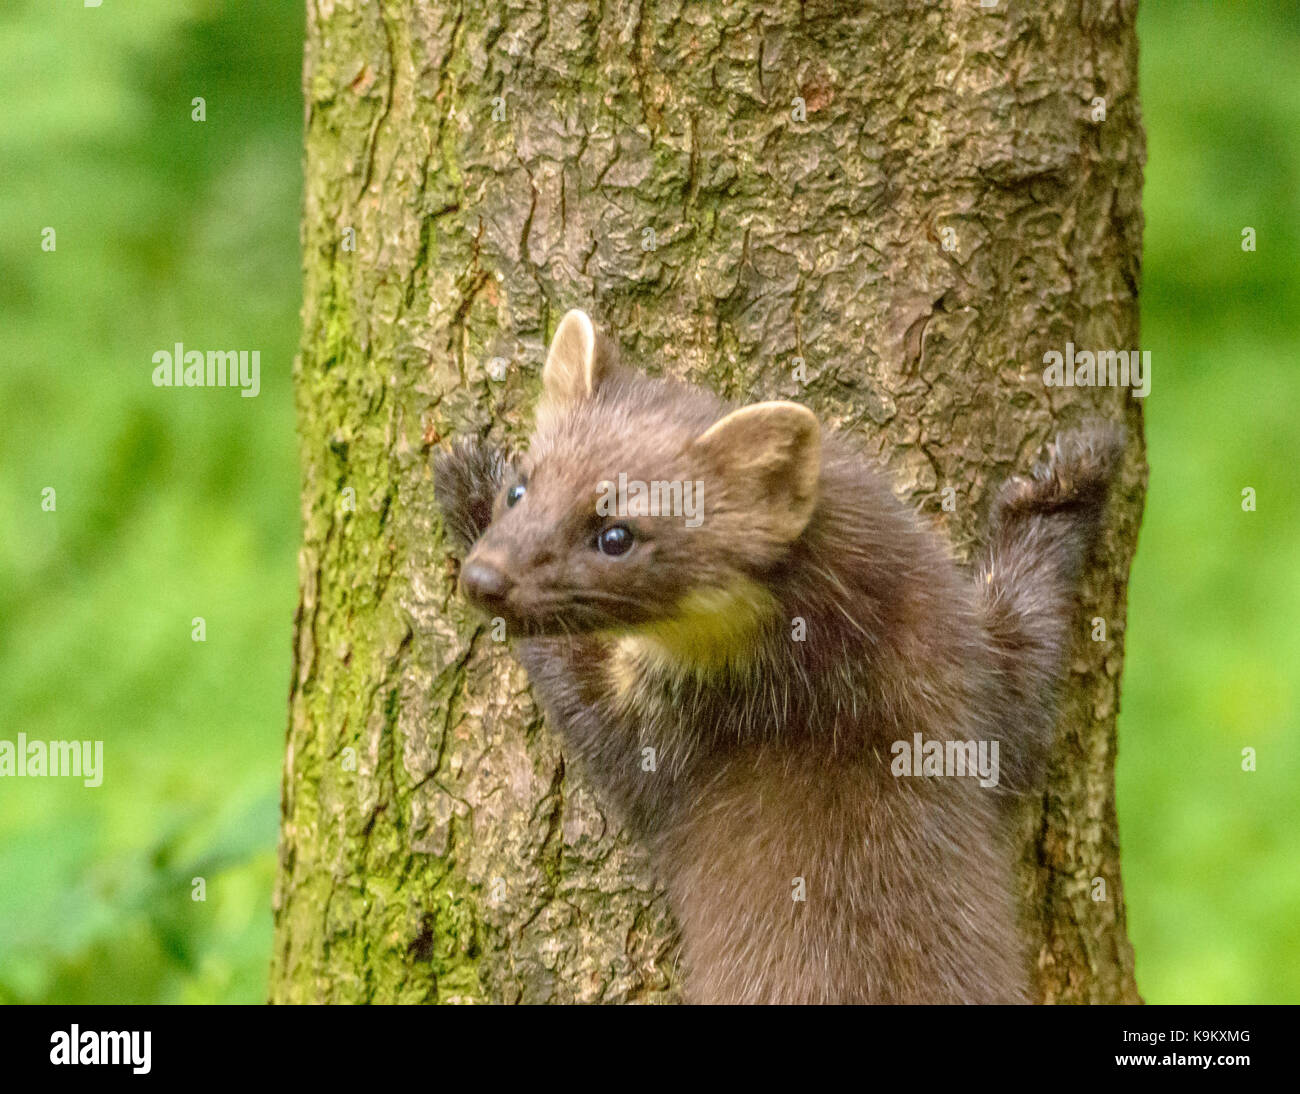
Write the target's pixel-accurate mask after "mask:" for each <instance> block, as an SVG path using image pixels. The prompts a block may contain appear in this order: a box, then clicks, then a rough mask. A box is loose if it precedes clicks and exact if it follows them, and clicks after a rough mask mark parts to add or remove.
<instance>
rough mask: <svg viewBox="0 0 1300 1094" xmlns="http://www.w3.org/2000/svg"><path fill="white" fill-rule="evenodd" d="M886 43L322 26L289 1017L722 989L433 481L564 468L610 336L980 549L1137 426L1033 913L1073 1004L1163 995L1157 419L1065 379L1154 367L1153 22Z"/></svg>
mask: <svg viewBox="0 0 1300 1094" xmlns="http://www.w3.org/2000/svg"><path fill="white" fill-rule="evenodd" d="M863 7H864V5H861V4H857V3H843V4H839V3H825V2H816V0H807V2H804V3H793V2H778V0H743V2H740V3H736V4H730V5H726V6H723V5H721V4H719V5H713V4H710V5H684V4H680V3H649V2H645V3H636V2H632V0H604V2H603V3H592V4H585V3H581V2H578V3H571V4H567V3H566V4H543V3H528V2H526V0H507V2H506V3H505V4H500V5H477V6H476V5H463V6H462V5H455V4H451V3H449V2H447V0H404V2H403V3H400V4H399V3H396V2H391V3H387V4H379V3H366V2H363V0H309V4H308V9H309V14H308V31H307V35H308V38H307V49H306V67H305V75H304V85H305V92H306V110H307V113H306V196H305V209H304V216H303V246H304V274H305V301H304V308H303V316H304V334H303V342H302V352H301V357H300V360H299V362H298V366H297V391H298V402H299V419H300V427H301V434H302V442H301V443H302V460H303V490H302V498H303V546H302V552H301V598H300V604H299V610H298V615H297V620H296V634H295V640H294V643H295V644H294V653H295V658H294V669H293V679H292V685H291V698H290V722H289V731H288V742H287V756H286V762H285V774H284V786H283V832H282V841H281V853H280V857H281V862H280V876H279V881H278V884H277V888H276V894H275V922H276V939H275V948H274V959H273V969H272V976H271V997H272V1000H273V1001H277V1002H305V1001H331V1002H399V1001H401V1002H433V1001H444V1002H445V1001H456V1000H483V1001H497V1000H505V1001H523V1002H562V1001H576V1000H583V1001H596V1000H599V1001H608V1002H627V1001H634V1000H638V1001H646V1000H674V999H677V998H679V997H680V990H679V987H678V981H677V977H676V974H675V970H674V964H673V959H674V947H675V939H674V927H673V924H672V921H671V916H670V914H669V912H668V910H667V907H666V905H665V902H664V899H663V896H662V894H661V893H660V892H659V891H658V890H657V889H656V887H655V884H654V880H653V878H652V876H651V874H650V872H649V870H648V868H647V865H646V860H645V858H644V857H643V855H642V854H641V852H640V851H639V849H638V848H636V847H635V846H633V845H631V844H630V843H629V841H628V840H627V839H626V838H625V837H624V836H623V835H621V834H620V832H618V831H617V830H616V829H615V828H614V827H613V826H612V824H611V822H610V820H608V819H607V818H606V817H605V816H604V814H603V813H602V811H601V803H600V802H599V801H597V800H596V799H595V798H594V796H593V795H592V793H591V792H590V790H589V789H588V785H587V783H586V782H585V780H584V777H583V773H582V772H581V771H577V770H574V769H573V768H572V767H566V765H565V762H564V757H563V756H562V754H561V752H560V749H559V748H558V746H557V744H556V741H555V740H554V739H553V738H552V737H551V735H550V734H549V732H548V731H547V729H546V728H545V727H544V726H543V725H542V723H541V720H540V717H539V715H538V713H537V711H536V709H535V707H534V705H533V703H532V701H531V699H530V697H529V693H528V690H527V687H526V680H525V677H524V675H523V673H522V671H521V670H520V669H519V668H518V667H517V665H516V664H515V662H514V661H513V659H512V658H511V657H510V656H509V652H508V648H507V647H505V646H504V645H498V644H497V643H495V642H493V641H492V637H491V635H490V633H489V632H488V631H487V629H486V628H485V627H484V625H483V624H482V623H480V622H479V621H478V620H477V619H475V618H474V617H473V616H472V615H471V614H470V613H469V612H468V611H467V609H466V608H465V606H464V605H463V604H462V602H461V601H460V600H459V598H457V596H456V595H455V589H454V580H453V578H454V570H453V568H452V567H451V565H450V563H449V561H448V559H447V557H446V555H445V553H444V550H443V543H442V532H441V527H440V524H439V521H438V518H437V516H436V514H435V511H434V507H433V494H432V488H431V476H430V471H429V456H430V452H431V450H432V449H433V447H434V446H436V445H437V444H439V443H440V442H444V441H445V440H447V439H448V438H450V437H452V436H454V435H456V434H461V433H468V432H478V433H487V432H490V433H491V434H493V435H494V436H496V437H497V438H498V439H501V440H504V441H507V442H509V443H513V444H516V445H517V444H519V443H520V442H522V440H523V439H524V438H525V437H526V435H527V432H528V429H529V426H530V423H531V417H532V405H533V402H534V400H535V398H536V395H537V392H538V388H539V378H540V371H541V364H542V360H543V355H544V349H545V344H546V342H547V340H548V338H549V336H550V334H551V332H552V331H553V329H554V326H555V324H556V322H557V321H558V319H559V317H560V316H561V315H562V314H563V313H564V311H565V310H566V309H567V308H569V307H573V306H577V307H583V308H584V309H586V310H588V311H590V312H591V313H592V315H593V316H594V317H595V318H596V320H597V322H598V323H600V324H602V325H603V326H604V327H605V329H606V330H607V331H610V332H611V333H612V334H613V335H615V337H616V338H617V340H618V341H619V342H620V343H621V345H622V348H623V353H624V357H625V359H627V360H629V361H630V362H632V363H633V364H636V365H637V366H638V367H642V368H644V369H646V370H647V371H650V372H654V373H660V372H662V373H665V374H670V375H673V376H677V377H680V378H684V379H687V380H689V381H691V382H694V383H697V384H702V385H706V386H710V387H712V388H713V389H715V390H717V391H719V392H720V393H721V394H723V395H724V396H727V397H729V398H733V399H736V400H738V401H751V400H757V399H768V398H794V399H797V400H799V401H801V402H804V403H806V404H807V405H808V406H810V407H812V408H813V409H814V410H815V411H816V412H817V413H818V415H819V417H820V418H821V419H822V421H823V422H824V423H825V424H827V425H828V426H832V427H838V428H841V429H844V430H846V431H848V432H850V433H852V434H854V435H856V436H858V437H859V438H861V440H862V442H863V443H864V445H865V446H866V447H867V448H869V449H871V450H874V451H877V452H879V453H880V454H881V455H882V456H883V458H884V459H885V460H886V462H887V463H888V464H889V465H890V466H891V468H892V469H893V471H894V472H895V474H896V479H897V485H898V489H899V491H900V492H901V493H902V494H903V495H904V496H906V497H909V498H910V499H912V500H913V502H914V503H915V504H916V505H917V506H918V507H920V508H921V509H923V510H925V511H927V512H929V513H931V514H933V516H934V519H935V520H936V521H937V522H939V523H940V524H941V525H942V526H944V528H945V530H946V531H947V532H948V534H949V535H950V538H951V539H952V541H953V543H954V546H955V548H956V550H957V551H958V553H960V554H963V555H967V556H968V555H969V553H970V551H971V549H972V547H973V546H974V545H975V544H976V543H977V542H978V541H979V538H980V534H981V529H982V521H983V518H984V513H985V509H986V503H987V498H988V495H989V493H990V491H991V489H992V488H993V487H995V486H996V485H997V483H998V482H999V481H1001V479H1002V478H1004V477H1005V476H1006V475H1007V474H1009V473H1012V472H1014V471H1020V470H1024V469H1025V468H1027V467H1028V466H1029V464H1030V463H1031V462H1032V459H1033V457H1034V455H1035V452H1036V450H1037V449H1038V448H1039V446H1040V445H1041V444H1042V443H1043V442H1044V441H1046V440H1048V439H1050V437H1051V436H1052V435H1053V434H1054V433H1055V432H1057V430H1058V429H1059V428H1060V426H1061V424H1062V423H1065V422H1070V421H1075V420H1077V419H1080V418H1084V417H1090V416H1093V417H1095V416H1104V417H1109V418H1113V419H1120V420H1125V421H1127V423H1128V425H1129V428H1130V433H1131V438H1132V442H1131V445H1130V458H1129V460H1128V463H1127V466H1126V470H1125V473H1124V478H1123V481H1122V483H1121V484H1120V487H1119V489H1118V490H1117V497H1116V498H1115V500H1114V501H1113V502H1112V506H1111V509H1110V516H1109V519H1108V524H1107V532H1106V534H1105V537H1104V542H1103V543H1102V545H1101V548H1100V550H1099V551H1098V552H1097V556H1096V559H1095V562H1094V564H1093V565H1092V567H1091V568H1090V570H1089V572H1088V575H1087V577H1086V580H1085V584H1084V589H1083V592H1082V593H1081V601H1082V605H1081V608H1080V614H1079V619H1078V632H1079V640H1078V642H1077V644H1076V651H1075V657H1074V661H1073V664H1072V672H1071V676H1070V684H1069V688H1068V694H1067V695H1066V698H1065V702H1064V707H1063V713H1062V717H1061V730H1060V737H1059V740H1058V746H1057V749H1056V753H1055V758H1054V762H1053V766H1052V774H1051V780H1050V786H1049V788H1048V790H1047V792H1046V794H1045V795H1044V797H1043V798H1042V799H1041V801H1037V800H1036V801H1034V802H1032V803H1030V804H1029V806H1028V807H1027V809H1026V814H1027V815H1026V819H1025V836H1026V840H1025V857H1024V865H1023V885H1024V892H1025V920H1026V927H1027V929H1028V930H1029V931H1030V932H1031V934H1032V937H1033V939H1034V947H1033V952H1035V953H1036V954H1037V990H1038V993H1039V996H1040V997H1041V999H1042V1000H1043V1001H1046V1002H1131V1001H1137V999H1138V997H1137V991H1136V987H1135V985H1134V980H1133V958H1132V952H1131V949H1130V946H1129V943H1128V939H1127V936H1126V933H1125V920H1124V901H1123V891H1122V887H1121V883H1120V875H1119V852H1118V837H1117V832H1116V820H1115V810H1114V779H1113V768H1114V761H1115V749H1116V737H1115V717H1116V712H1117V709H1118V697H1119V682H1120V670H1121V666H1122V661H1123V639H1124V614H1125V586H1126V581H1127V575H1128V572H1129V564H1130V561H1131V558H1132V554H1133V550H1134V547H1135V544H1136V539H1137V532H1138V523H1139V520H1140V516H1141V508H1142V500H1143V492H1144V486H1145V466H1144V463H1143V457H1142V451H1141V449H1142V444H1141V409H1140V408H1141V404H1140V402H1139V401H1137V400H1136V399H1134V398H1133V397H1132V396H1131V395H1130V393H1129V392H1128V391H1126V390H1125V389H1122V388H1121V389H1115V388H1080V387H1073V388H1060V387H1051V388H1049V387H1046V386H1045V384H1044V380H1043V354H1044V353H1045V352H1047V351H1049V350H1053V349H1055V350H1060V351H1064V349H1065V345H1066V343H1067V342H1073V343H1074V344H1075V345H1076V346H1079V347H1081V348H1082V347H1087V348H1093V349H1096V348H1114V349H1133V348H1137V346H1138V310H1137V287H1138V268H1139V259H1140V254H1141V228H1142V216H1141V208H1140V196H1141V195H1140V192H1141V164H1142V161H1143V158H1144V143H1143V135H1142V129H1141V122H1140V117H1139V111H1138V102H1137V88H1136V79H1137V44H1136V38H1135V31H1134V18H1135V14H1136V13H1135V7H1136V5H1135V4H1134V3H1132V2H1129V0H1118V2H1111V0H1070V2H1067V0H1045V2H1040V3H1036V4H1032V5H1030V4H1018V3H1007V2H1005V0H1003V2H1002V3H998V4H997V5H996V6H995V7H992V8H984V7H982V6H981V4H980V0H961V2H956V3H954V2H950V0H945V2H943V3H938V2H917V0H897V2H883V0H882V2H877V3H873V4H871V5H869V6H867V7H866V10H863ZM1097 99H1103V100H1104V112H1105V117H1104V120H1101V119H1099V118H1098V113H1099V111H1098V105H1097V103H1096V100H1097ZM801 363H802V366H803V368H802V369H800V368H799V367H798V366H799V365H800V364H801ZM498 375H499V376H500V377H501V378H500V379H498V378H496V377H497V376H498ZM949 487H950V488H952V489H951V490H947V489H946V488H949ZM945 498H947V499H948V500H949V502H953V503H955V508H954V506H953V505H952V504H950V505H948V506H947V507H945V505H944V501H945ZM1094 618H1100V619H1102V620H1104V621H1105V628H1106V636H1105V640H1104V641H1092V640H1090V638H1091V634H1090V630H1091V628H1092V624H1091V621H1092V620H1093V619H1094Z"/></svg>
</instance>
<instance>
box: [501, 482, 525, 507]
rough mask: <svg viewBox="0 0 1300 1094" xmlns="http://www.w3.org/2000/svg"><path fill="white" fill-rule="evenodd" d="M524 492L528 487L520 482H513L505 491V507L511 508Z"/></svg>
mask: <svg viewBox="0 0 1300 1094" xmlns="http://www.w3.org/2000/svg"><path fill="white" fill-rule="evenodd" d="M526 493H528V487H526V486H525V485H524V484H523V483H522V482H517V483H515V484H514V486H512V487H511V488H510V489H509V490H507V491H506V508H507V509H510V508H513V507H514V505H515V503H516V502H518V501H519V499H520V498H522V497H523V496H524V495H525V494H526Z"/></svg>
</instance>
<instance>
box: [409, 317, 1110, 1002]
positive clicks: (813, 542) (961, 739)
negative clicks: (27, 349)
mask: <svg viewBox="0 0 1300 1094" xmlns="http://www.w3.org/2000/svg"><path fill="white" fill-rule="evenodd" d="M1123 442H1124V434H1123V430H1122V429H1121V428H1120V427H1118V426H1114V425H1097V426H1091V427H1088V428H1086V429H1083V430H1080V431H1074V432H1069V433H1066V434H1064V435H1063V436H1061V437H1060V438H1058V439H1057V441H1056V442H1055V443H1054V444H1053V445H1051V446H1049V448H1048V451H1047V454H1046V456H1045V458H1044V459H1043V461H1042V462H1041V463H1040V465H1039V466H1037V467H1036V468H1035V469H1034V470H1033V472H1032V474H1031V475H1030V476H1027V477H1017V478H1013V479H1012V480H1011V481H1009V482H1008V483H1007V484H1006V485H1004V486H1003V487H1002V489H1001V491H1000V492H999V493H998V494H997V495H996V498H995V501H994V504H993V507H992V513H991V522H990V531H989V536H988V545H987V548H986V549H985V551H984V553H983V555H982V558H981V560H980V561H979V563H978V566H977V573H976V574H975V575H974V576H973V577H972V576H971V575H968V574H966V573H963V572H962V570H961V569H960V568H959V567H958V565H957V564H956V563H955V562H954V560H953V558H952V557H951V555H950V553H949V551H948V549H947V548H946V546H945V544H944V543H943V542H942V540H941V539H940V538H939V537H938V536H937V535H936V534H935V533H934V532H933V531H932V530H931V529H930V528H929V527H928V526H927V524H926V523H925V522H924V521H923V520H922V519H921V518H919V517H918V515H917V514H916V513H914V512H913V511H912V510H911V509H909V508H908V507H907V506H906V505H904V504H902V503H901V502H900V501H898V500H897V499H896V498H895V496H894V494H893V493H892V492H891V490H890V487H889V484H888V480H887V478H886V477H885V476H884V474H883V473H882V472H881V471H880V470H879V469H878V468H876V467H875V466H873V464H872V462H871V461H870V460H868V459H867V458H866V457H864V456H863V455H861V454H859V453H858V452H857V451H855V449H854V447H853V445H852V444H851V443H850V442H849V441H848V440H847V439H846V438H843V437H841V436H837V435H834V434H831V433H828V432H826V431H823V430H822V429H820V428H819V426H818V421H817V419H816V417H815V416H814V415H813V414H812V412H811V411H809V410H808V409H807V408H805V407H803V406H800V405H798V404H795V403H792V402H766V403H760V404H758V405H755V406H747V407H743V408H740V409H733V408H731V407H730V406H728V405H726V404H725V403H723V402H722V401H721V400H719V399H718V398H716V397H715V396H713V395H711V394H709V393H707V392H705V391H701V390H698V389H696V388H692V387H688V386H684V385H681V384H677V383H672V382H668V381H664V380H659V379H652V378H649V377H646V376H642V375H638V374H635V373H634V372H632V371H630V370H627V369H625V368H623V367H621V366H620V365H619V364H618V362H617V357H616V353H615V351H614V348H613V345H612V343H610V342H609V341H608V340H607V339H606V338H605V337H604V336H603V335H600V334H599V333H598V332H597V331H596V330H595V329H594V327H593V325H592V322H591V320H590V319H589V318H588V317H587V316H586V315H585V314H584V313H582V312H580V311H571V312H569V313H568V314H567V315H566V316H565V317H564V319H563V320H562V322H561V323H560V325H559V327H558V329H557V331H556V333H555V337H554V341H553V343H552V345H551V348H550V351H549V354H548V357H547V360H546V364H545V368H544V370H543V394H542V399H541V401H540V404H539V407H538V412H537V422H536V429H535V432H534V435H533V437H532V441H531V444H530V446H529V449H528V452H527V454H526V455H525V456H524V457H523V458H522V459H521V460H520V461H519V462H518V463H517V464H515V463H513V462H512V461H510V460H507V459H506V458H505V457H504V456H503V455H502V454H500V453H499V452H496V451H494V450H492V449H491V448H490V447H488V446H486V445H483V444H480V443H476V442H468V443H467V442H464V441H462V442H459V443H458V444H457V445H455V446H454V447H453V448H452V449H451V450H450V451H445V452H443V453H442V454H441V455H440V456H439V457H438V458H437V461H436V464H435V469H434V470H435V490H436V495H437V499H438V502H439V505H440V507H441V509H442V512H443V518H444V528H445V532H446V535H447V537H448V539H449V541H450V543H451V545H452V548H453V553H459V554H462V555H463V556H464V557H463V563H462V565H461V570H460V584H461V587H462V589H463V590H464V592H465V593H466V594H467V595H468V597H469V598H470V599H471V600H472V601H473V602H474V603H475V604H476V605H478V606H479V607H480V608H481V609H482V610H483V611H484V612H486V613H487V615H489V616H491V617H500V618H501V619H503V620H504V621H505V623H506V627H507V629H508V632H509V634H510V635H511V636H512V637H513V638H514V639H515V640H516V648H517V652H518V656H519V657H520V659H521V660H522V662H523V664H524V666H525V668H526V669H527V671H528V676H529V679H530V681H531V684H532V687H533V689H534V692H535V693H536V695H537V697H538V698H539V699H540V701H541V703H542V706H543V708H544V710H545V712H546V715H547V717H548V719H549V722H550V725H551V726H552V727H554V729H556V730H557V731H558V732H559V733H560V734H561V736H562V738H563V741H564V743H565V746H566V749H567V751H568V752H569V753H570V755H572V756H575V757H576V758H577V760H578V761H579V763H580V764H581V765H582V766H583V768H584V769H585V770H586V772H587V774H588V776H589V777H590V778H591V779H592V780H593V781H594V783H595V784H596V786H597V788H598V790H599V791H600V792H601V793H603V796H604V800H605V803H606V804H607V805H608V806H610V807H612V809H613V810H614V811H615V812H616V813H617V814H618V815H620V816H621V817H622V819H623V820H624V821H625V822H626V824H627V825H628V826H629V827H630V829H631V831H632V832H633V833H634V834H635V836H636V837H638V838H639V839H640V840H642V841H643V842H644V844H645V845H646V846H647V847H648V849H649V851H650V853H651V855H652V859H653V863H654V865H655V868H656V869H657V871H658V874H659V877H660V879H661V881H662V883H663V884H664V885H665V887H666V889H667V892H668V895H669V899H670V901H671V906H672V908H673V911H674V913H675V915H676V917H677V920H678V922H679V924H680V926H681V931H682V963H683V969H684V973H685V992H686V996H687V998H688V1000H690V1001H692V1002H702V1003H724V1002H725V1003H832V1002H834V1003H1009V1002H1028V1001H1029V997H1030V982H1029V972H1028V967H1027V955H1026V952H1025V944H1024V940H1023V938H1022V936H1021V932H1020V930H1019V929H1018V925H1017V904H1016V899H1015V891H1014V884H1013V858H1014V857H1015V848H1014V846H1013V843H1014V839H1013V836H1012V831H1011V829H1012V825H1011V824H1010V823H1009V821H1010V819H1011V816H1012V814H1011V812H1010V811H1009V809H1008V802H1009V801H1011V800H1014V799H1015V797H1016V796H1017V795H1023V794H1026V793H1030V792H1035V791H1040V790H1041V787H1042V782H1043V779H1044V775H1045V765H1046V760H1047V756H1048V753H1049V750H1050V746H1051V741H1052V732H1053V725H1054V720H1055V692H1056V690H1057V687H1058V683H1059V681H1060V679H1061V677H1062V675H1063V673H1064V665H1065V661H1066V656H1067V653H1068V650H1069V646H1070V642H1071V634H1072V626H1071V624H1072V619H1073V615H1074V585H1075V582H1076V580H1077V577H1078V575H1079V572H1080V569H1081V566H1082V563H1083V561H1084V558H1085V555H1086V553H1087V551H1088V549H1089V546H1090V544H1091V543H1092V541H1093V540H1094V539H1095V537H1096V535H1097V532H1098V528H1099V526H1100V522H1101V517H1102V511H1103V506H1104V503H1105V500H1106V494H1107V491H1108V487H1109V484H1110V481H1111V478H1112V476H1113V473H1114V470H1115V468H1116V465H1117V464H1118V462H1119V459H1120V455H1121V451H1122V448H1123ZM615 484H618V485H617V486H615ZM628 484H632V485H628ZM636 485H640V486H641V487H645V488H647V489H648V488H650V487H657V488H658V498H657V500H659V501H660V502H663V501H664V500H665V499H667V500H669V501H671V502H672V503H673V504H667V505H665V504H660V505H657V506H656V505H655V504H654V502H655V500H656V498H655V496H653V495H652V496H650V498H649V500H647V491H646V490H640V491H638V490H637V489H635V488H634V487H635V486H636ZM669 487H671V489H669ZM678 487H681V488H682V489H680V490H679V489H677V488H678ZM620 502H621V503H620ZM687 502H689V503H691V504H692V505H693V508H694V516H695V518H696V519H694V520H692V519H690V514H686V515H684V514H683V513H682V512H676V513H674V512H671V511H667V512H666V511H665V509H668V510H671V509H674V508H677V509H685V508H687V507H688V506H687V505H686V504H684V503H687ZM927 746H928V747H927ZM911 753H915V754H911ZM922 754H924V757H925V758H924V759H923V755H922ZM963 756H964V757H966V758H967V760H968V761H969V765H968V766H967V768H966V769H965V770H966V773H965V774H961V773H958V772H957V767H959V766H960V760H961V758H962V757H963ZM977 756H978V757H980V758H981V759H984V760H987V759H989V758H991V759H992V760H993V763H992V765H989V764H987V763H985V764H983V765H982V766H981V767H980V770H979V772H976V773H972V768H975V767H977V766H980V765H979V761H977V759H976V757H977ZM904 761H905V762H904ZM944 763H948V764H949V766H948V767H947V768H945V767H944V766H943V764H944ZM932 765H933V766H932ZM954 765H956V766H954ZM990 769H991V773H992V774H993V776H994V777H993V778H989V777H988V776H989V774H990Z"/></svg>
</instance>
